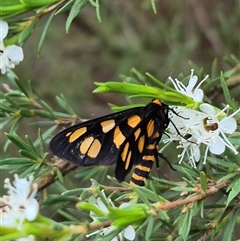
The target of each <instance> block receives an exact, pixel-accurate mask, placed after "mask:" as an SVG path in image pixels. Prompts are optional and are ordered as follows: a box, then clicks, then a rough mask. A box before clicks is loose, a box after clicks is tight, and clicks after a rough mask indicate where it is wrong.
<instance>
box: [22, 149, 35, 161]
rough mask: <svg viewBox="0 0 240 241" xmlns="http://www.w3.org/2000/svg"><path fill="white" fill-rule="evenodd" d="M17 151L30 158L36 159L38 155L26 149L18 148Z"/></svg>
mask: <svg viewBox="0 0 240 241" xmlns="http://www.w3.org/2000/svg"><path fill="white" fill-rule="evenodd" d="M19 153H20V154H21V155H22V156H25V157H27V158H29V159H31V160H38V156H37V155H35V154H33V153H32V152H30V151H26V150H19Z"/></svg>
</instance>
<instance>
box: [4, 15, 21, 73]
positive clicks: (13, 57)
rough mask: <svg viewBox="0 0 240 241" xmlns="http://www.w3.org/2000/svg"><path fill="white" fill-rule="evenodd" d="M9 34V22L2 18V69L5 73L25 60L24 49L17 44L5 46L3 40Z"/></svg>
mask: <svg viewBox="0 0 240 241" xmlns="http://www.w3.org/2000/svg"><path fill="white" fill-rule="evenodd" d="M7 34H8V23H7V22H5V21H2V20H0V70H1V73H2V74H5V73H6V72H7V71H8V70H10V69H13V68H14V67H15V65H17V64H19V62H21V61H22V60H23V50H22V48H21V47H19V46H17V45H9V46H7V47H5V46H4V42H3V40H4V39H5V37H6V36H7Z"/></svg>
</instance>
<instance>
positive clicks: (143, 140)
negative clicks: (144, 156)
mask: <svg viewBox="0 0 240 241" xmlns="http://www.w3.org/2000/svg"><path fill="white" fill-rule="evenodd" d="M144 143H145V136H141V137H140V138H139V141H138V150H139V152H140V153H142V151H143V147H144Z"/></svg>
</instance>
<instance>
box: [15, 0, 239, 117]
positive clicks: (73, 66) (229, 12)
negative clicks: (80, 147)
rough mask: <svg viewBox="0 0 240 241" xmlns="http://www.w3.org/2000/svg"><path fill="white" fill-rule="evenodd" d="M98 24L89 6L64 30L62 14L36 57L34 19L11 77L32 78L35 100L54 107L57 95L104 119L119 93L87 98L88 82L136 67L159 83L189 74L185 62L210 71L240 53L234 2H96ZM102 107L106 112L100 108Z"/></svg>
mask: <svg viewBox="0 0 240 241" xmlns="http://www.w3.org/2000/svg"><path fill="white" fill-rule="evenodd" d="M100 3H101V7H100V13H101V19H102V23H99V22H98V21H97V18H96V14H95V9H94V8H93V7H91V6H90V5H89V6H87V7H86V8H85V9H84V10H83V11H82V12H81V13H80V14H79V16H78V17H77V18H76V19H75V20H74V21H73V23H72V25H71V27H70V31H69V33H68V34H66V32H65V22H66V18H67V14H68V13H65V14H60V15H59V16H56V17H54V19H53V22H52V23H51V24H50V28H49V31H48V34H47V37H46V40H45V42H44V44H43V49H42V52H41V55H40V57H39V58H37V54H36V51H37V44H38V41H39V37H40V35H41V32H42V29H43V26H44V24H45V21H46V20H47V17H45V18H43V19H42V20H41V21H40V24H38V25H37V27H36V29H35V30H34V32H33V34H32V36H31V37H30V39H29V40H28V41H27V42H26V44H25V46H24V54H25V58H24V61H23V62H22V63H21V64H20V65H19V66H17V68H16V73H17V75H18V76H19V78H20V79H21V80H22V81H25V80H27V79H31V81H32V83H33V85H34V87H35V88H36V89H37V90H38V92H39V94H40V95H41V97H42V98H43V99H44V100H45V101H47V102H48V103H50V104H51V103H52V104H54V103H56V102H55V95H56V94H59V93H63V94H64V95H65V97H66V98H67V100H68V101H69V103H70V105H71V106H72V107H73V109H74V110H75V111H76V112H77V113H78V114H79V115H80V116H81V117H83V118H92V117H94V116H99V115H103V114H105V113H108V112H109V111H110V110H109V108H107V105H106V103H107V102H112V103H114V104H124V103H126V102H125V98H124V96H123V95H116V94H92V90H93V89H94V88H95V86H94V84H93V81H108V80H113V79H114V80H117V79H119V78H118V76H119V75H120V74H126V75H128V74H129V70H130V68H132V67H135V68H136V69H137V70H139V71H140V72H142V73H145V72H147V71H148V72H150V73H152V74H153V75H155V76H156V77H157V78H159V79H160V80H162V81H165V80H167V77H168V75H169V74H170V73H171V72H173V73H172V77H177V76H178V75H179V74H180V73H184V74H185V75H189V74H190V69H191V67H190V66H189V64H188V61H189V60H191V61H192V62H193V63H195V64H196V65H197V66H199V67H203V68H204V69H205V71H206V73H208V74H211V66H212V62H213V60H214V59H215V58H217V60H218V63H219V65H218V70H219V72H220V71H221V70H227V69H228V68H230V67H229V66H228V65H227V64H226V63H225V62H224V58H225V57H226V58H228V59H229V55H230V54H235V55H237V56H239V51H240V45H239V44H240V42H239V37H240V35H239V34H240V29H239V26H240V25H239V24H240V18H239V14H240V5H239V1H216V0H215V1H173V0H172V1H156V7H157V14H154V13H153V10H152V8H151V4H150V1H149V0H144V1H139V0H133V1H109V0H105V1H101V2H100ZM106 108H107V109H106Z"/></svg>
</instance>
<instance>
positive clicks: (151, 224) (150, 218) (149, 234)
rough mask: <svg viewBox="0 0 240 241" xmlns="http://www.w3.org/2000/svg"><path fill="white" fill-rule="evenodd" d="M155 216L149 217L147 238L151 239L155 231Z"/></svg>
mask: <svg viewBox="0 0 240 241" xmlns="http://www.w3.org/2000/svg"><path fill="white" fill-rule="evenodd" d="M154 222H155V220H154V218H153V217H149V218H148V224H147V229H146V232H145V240H149V239H150V237H151V234H152V231H153V227H154Z"/></svg>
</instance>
